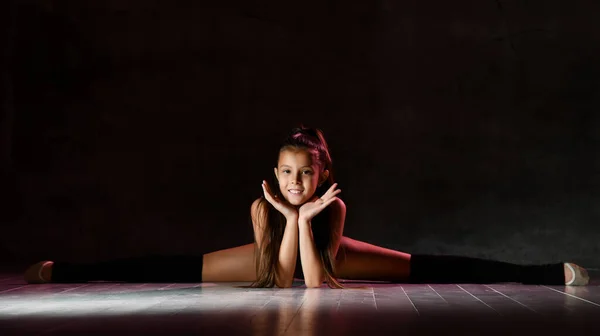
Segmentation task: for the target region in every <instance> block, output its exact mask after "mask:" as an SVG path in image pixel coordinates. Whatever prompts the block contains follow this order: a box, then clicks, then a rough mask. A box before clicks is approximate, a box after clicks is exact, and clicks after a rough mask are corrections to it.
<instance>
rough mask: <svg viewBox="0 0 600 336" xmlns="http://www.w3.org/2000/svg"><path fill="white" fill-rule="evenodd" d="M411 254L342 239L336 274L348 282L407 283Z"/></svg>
mask: <svg viewBox="0 0 600 336" xmlns="http://www.w3.org/2000/svg"><path fill="white" fill-rule="evenodd" d="M410 260H411V255H410V254H408V253H404V252H400V251H396V250H391V249H387V248H383V247H380V246H376V245H372V244H368V243H365V242H362V241H358V240H355V239H352V238H348V237H345V236H344V237H342V239H341V242H340V248H339V250H338V254H337V257H336V275H337V277H338V278H340V279H347V280H371V281H396V282H405V281H408V279H409V276H410Z"/></svg>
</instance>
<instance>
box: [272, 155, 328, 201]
mask: <svg viewBox="0 0 600 336" xmlns="http://www.w3.org/2000/svg"><path fill="white" fill-rule="evenodd" d="M328 175H329V172H328V171H327V170H323V171H322V168H321V165H320V164H319V162H318V161H317V160H315V159H314V155H313V154H312V153H311V152H309V151H307V150H304V149H291V148H290V149H285V150H282V151H281V152H280V153H279V161H278V163H277V167H275V176H276V177H277V180H278V182H279V191H280V192H281V194H282V195H283V197H284V198H285V199H286V200H287V201H288V202H289V203H290V204H292V205H296V206H299V205H302V204H304V203H306V202H307V201H308V200H310V199H311V198H312V197H313V195H314V194H315V191H316V190H317V186H318V185H319V184H320V183H322V182H323V181H325V180H326V179H327V176H328Z"/></svg>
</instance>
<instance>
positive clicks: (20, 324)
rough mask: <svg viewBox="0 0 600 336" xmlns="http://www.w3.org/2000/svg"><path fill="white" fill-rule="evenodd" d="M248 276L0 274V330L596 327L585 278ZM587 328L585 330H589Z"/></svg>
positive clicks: (335, 331)
mask: <svg viewBox="0 0 600 336" xmlns="http://www.w3.org/2000/svg"><path fill="white" fill-rule="evenodd" d="M240 285H243V284H242V283H201V284H200V283H198V284H123V283H88V284H46V285H26V284H25V283H24V282H23V281H22V280H21V276H20V275H18V274H0V335H2V336H8V335H237V334H244V335H367V334H375V335H382V334H383V335H387V334H390V335H440V334H448V333H450V332H452V334H456V335H490V334H491V335H511V336H512V335H534V334H536V335H537V334H542V335H561V334H562V335H570V334H573V335H583V332H585V334H586V335H598V334H600V283H596V282H592V285H590V286H587V287H564V286H526V285H519V284H494V285H472V284H460V285H436V284H431V285H405V284H384V283H357V282H346V286H347V287H348V289H345V290H334V289H328V288H326V287H323V288H320V289H306V288H305V287H304V285H303V284H302V283H301V282H297V283H295V286H296V287H294V288H290V289H247V288H240V287H239V286H240ZM584 330H585V331H584Z"/></svg>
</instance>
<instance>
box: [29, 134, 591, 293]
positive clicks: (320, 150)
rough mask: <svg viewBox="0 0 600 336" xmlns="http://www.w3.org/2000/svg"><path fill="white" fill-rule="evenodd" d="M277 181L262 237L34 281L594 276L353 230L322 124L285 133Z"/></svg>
mask: <svg viewBox="0 0 600 336" xmlns="http://www.w3.org/2000/svg"><path fill="white" fill-rule="evenodd" d="M274 177H275V179H274V183H273V186H271V185H270V184H269V183H267V182H266V181H263V183H262V189H263V194H264V196H263V197H261V198H259V199H257V200H255V201H254V202H253V203H252V206H251V207H250V215H251V218H252V224H253V228H254V243H253V244H248V245H244V246H239V247H234V248H230V249H226V250H221V251H216V252H212V253H208V254H204V255H202V256H149V257H141V258H129V259H118V260H109V261H105V262H99V263H90V264H71V263H65V262H53V261H42V262H39V263H37V264H34V265H33V266H31V267H29V269H28V270H27V271H26V272H25V280H26V281H27V282H29V283H47V282H86V281H128V282H202V281H204V282H221V281H226V282H236V281H246V282H252V285H251V286H252V287H273V286H277V287H290V286H292V282H293V280H294V278H303V279H304V281H305V284H306V287H319V286H321V285H322V283H323V281H326V282H327V284H328V285H329V287H333V288H341V287H342V286H341V285H340V283H339V282H338V281H337V279H338V278H339V279H349V280H367V281H368V280H371V281H391V282H410V283H494V282H521V283H525V284H548V285H586V284H587V283H588V281H589V277H588V274H587V272H586V270H585V269H584V268H582V267H579V266H578V265H575V264H573V263H555V264H545V265H517V264H511V263H506V262H500V261H494V260H484V259H477V258H469V257H461V256H434V255H410V254H408V253H404V252H400V251H395V250H390V249H386V248H382V247H379V246H375V245H371V244H367V243H364V242H360V241H357V240H353V239H350V238H348V237H344V236H343V235H342V234H343V230H344V220H345V217H346V206H345V205H344V202H343V201H342V200H341V199H340V198H338V197H337V196H338V195H339V194H340V192H341V191H340V190H339V189H338V188H337V187H338V186H337V184H336V183H334V179H333V173H332V161H331V156H330V155H329V149H328V146H327V143H326V141H325V139H324V137H323V133H322V132H321V131H320V130H315V129H310V128H296V129H294V130H293V131H292V133H291V134H290V135H289V136H288V137H287V139H285V141H284V142H283V144H282V146H281V147H280V150H279V153H278V160H277V166H276V167H275V168H274Z"/></svg>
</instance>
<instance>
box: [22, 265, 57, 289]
mask: <svg viewBox="0 0 600 336" xmlns="http://www.w3.org/2000/svg"><path fill="white" fill-rule="evenodd" d="M52 265H54V262H53V261H50V260H45V261H40V262H38V263H36V264H33V265H31V266H30V267H29V268H28V269H27V270H26V271H25V275H24V277H25V281H26V282H27V283H30V284H43V283H48V282H50V281H52Z"/></svg>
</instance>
